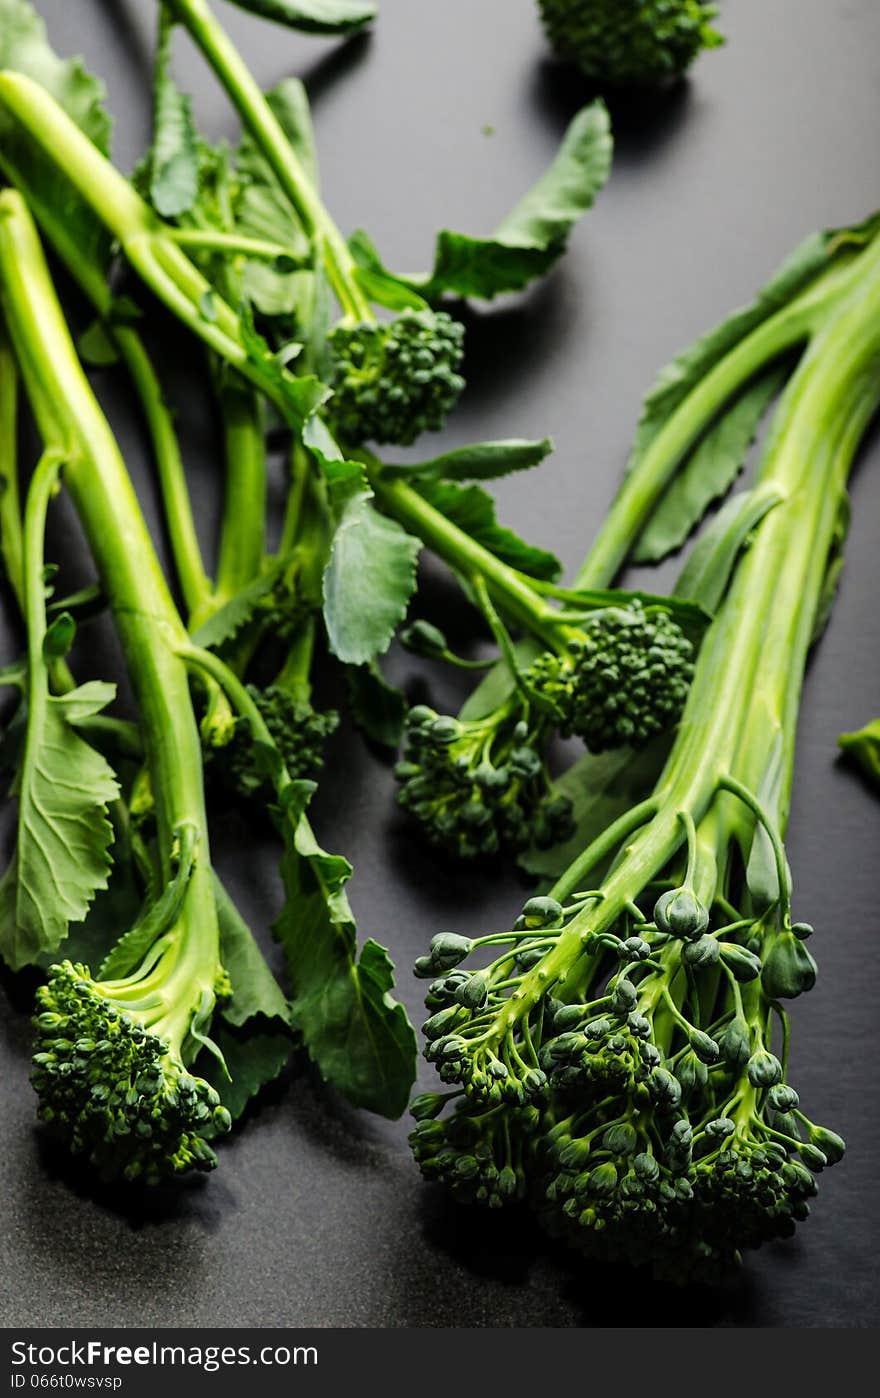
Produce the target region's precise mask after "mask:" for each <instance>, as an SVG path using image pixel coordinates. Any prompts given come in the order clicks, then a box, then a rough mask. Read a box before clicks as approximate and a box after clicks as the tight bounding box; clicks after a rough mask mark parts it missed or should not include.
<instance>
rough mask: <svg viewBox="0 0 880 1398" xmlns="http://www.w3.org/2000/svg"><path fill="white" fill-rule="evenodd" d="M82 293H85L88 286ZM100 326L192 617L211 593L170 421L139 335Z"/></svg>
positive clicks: (127, 329) (123, 327)
mask: <svg viewBox="0 0 880 1398" xmlns="http://www.w3.org/2000/svg"><path fill="white" fill-rule="evenodd" d="M102 288H103V290H104V292H105V295H104V296H103V297H102V298H101V299H102V300H104V301H106V303H107V305H106V310H102V308H101V306H100V305H96V306H95V309H96V310H97V311H98V314H99V315H107V314H108V313H109V311H110V310H111V305H110V295H109V289H108V288H107V287H106V284H105V283H102ZM84 289H85V290H88V288H87V287H85V288H84ZM105 324H106V325H107V329H108V333H109V335H110V337H111V339H112V341H113V343H114V344H115V345H116V347H117V349H118V350H119V353H120V355H121V356H122V359H123V361H124V363H125V367H126V369H127V370H128V373H129V376H130V378H131V381H132V384H133V385H134V388H135V392H136V393H137V396H138V399H139V401H140V405H141V409H142V411H143V414H144V417H145V419H146V423H147V429H148V431H149V434H150V441H151V444H152V447H153V458H154V462H155V466H156V474H157V476H158V478H159V489H160V491H161V495H162V506H163V510H164V514H165V524H166V528H167V530H168V540H169V543H170V545H171V553H172V557H173V560H174V570H175V572H176V574H177V580H178V582H179V584H180V591H181V593H182V595H183V601H184V605H185V606H186V610H187V613H188V614H189V616H190V617H191V618H193V617H196V616H198V615H199V614H200V612H201V611H202V609H203V608H204V607H205V605H206V604H207V602H208V600H209V599H210V597H211V593H212V589H211V580H210V578H209V577H208V575H207V573H206V572H205V565H204V560H203V558H202V551H201V546H200V544H199V540H198V535H197V533H196V526H195V519H194V517H193V508H192V499H191V497H190V493H189V486H188V485H187V480H186V472H185V470H184V466H183V459H182V457H181V454H180V446H179V443H178V440H177V433H176V432H175V430H174V422H173V420H172V417H171V413H170V411H169V409H168V405H167V404H166V402H165V399H164V396H163V393H162V386H161V384H160V382H159V379H158V376H157V374H156V371H155V369H154V368H153V364H152V362H151V360H150V356H149V354H148V353H147V349H146V346H145V345H144V342H143V340H142V339H141V337H140V335H139V334H138V333H137V331H136V330H132V328H131V327H130V326H127V325H114V324H112V322H109V323H108V322H107V321H106V320H105Z"/></svg>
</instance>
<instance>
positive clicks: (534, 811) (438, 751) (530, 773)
mask: <svg viewBox="0 0 880 1398" xmlns="http://www.w3.org/2000/svg"><path fill="white" fill-rule="evenodd" d="M522 712H523V711H522V708H521V707H520V706H519V705H518V703H517V702H516V701H511V702H510V703H508V704H506V705H504V706H503V707H502V708H500V709H498V710H496V711H495V712H493V713H492V714H489V715H488V716H487V717H486V718H484V719H477V720H474V721H472V722H463V721H461V720H459V719H456V718H452V717H449V716H447V715H442V716H438V715H437V714H436V713H435V712H434V710H433V709H429V708H427V707H426V706H425V705H418V706H417V707H416V708H413V709H411V710H410V712H409V715H408V717H407V726H406V736H405V742H406V747H405V750H404V755H403V760H402V761H401V762H399V763H398V765H397V767H396V769H395V774H396V776H397V779H398V781H399V782H400V790H399V792H398V801H399V802H400V804H401V806H403V807H404V809H405V810H408V811H410V812H411V813H412V814H413V815H414V816H415V817H416V819H417V820H418V821H419V823H420V824H421V826H422V829H423V831H424V833H425V834H426V836H427V837H428V839H429V840H430V841H431V843H432V844H435V845H438V846H440V847H442V848H444V849H448V850H450V851H451V852H452V853H454V854H457V855H458V856H459V857H461V858H474V857H476V856H479V855H487V854H494V853H496V852H497V851H498V850H500V849H514V850H520V849H524V848H525V847H526V846H528V845H529V844H532V843H535V844H537V845H539V846H542V847H543V846H549V845H552V844H556V843H557V842H558V841H561V840H564V839H567V838H568V836H569V835H570V834H571V830H572V816H571V802H570V801H568V800H567V799H566V798H565V797H559V796H554V795H553V794H552V790H551V781H550V775H549V773H548V771H547V767H546V764H545V762H544V758H543V754H542V748H543V746H544V743H545V741H546V736H547V735H546V725H545V723H544V720H543V719H540V720H538V723H537V726H536V727H534V729H533V730H532V731H531V732H530V730H529V727H528V724H527V722H526V720H525V719H523V718H522V717H521V714H522Z"/></svg>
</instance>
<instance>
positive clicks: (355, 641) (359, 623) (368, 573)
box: [324, 486, 421, 665]
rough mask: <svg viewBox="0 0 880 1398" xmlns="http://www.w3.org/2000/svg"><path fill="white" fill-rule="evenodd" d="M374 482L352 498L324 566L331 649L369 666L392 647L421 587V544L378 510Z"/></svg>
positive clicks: (325, 610)
mask: <svg viewBox="0 0 880 1398" xmlns="http://www.w3.org/2000/svg"><path fill="white" fill-rule="evenodd" d="M371 499H372V491H371V490H370V489H369V487H368V486H365V487H364V489H363V490H360V491H358V492H357V494H355V495H353V496H352V497H351V498H350V500H349V501H348V503H347V505H346V506H345V509H344V510H343V512H342V515H341V517H340V519H339V523H338V525H337V528H336V533H335V534H334V536H333V544H332V546H331V549H330V557H329V559H328V561H327V567H326V569H325V570H324V621H325V623H326V626H327V636H328V639H329V641H330V649H331V650H332V652H333V654H334V655H335V656H337V657H338V658H339V659H340V660H344V661H346V662H347V663H348V664H350V665H365V664H367V662H368V661H370V660H372V659H373V658H374V657H375V656H377V655H382V654H383V653H384V652H385V651H386V650H387V649H388V647H389V646H390V644H391V640H392V637H393V636H394V632H395V631H396V630H397V627H398V626H399V624H400V622H401V621H402V620H403V618H404V617H405V616H406V612H407V608H408V607H409V603H410V598H411V597H412V595H413V593H414V592H415V589H416V559H417V558H418V556H419V551H420V549H421V544H420V542H419V540H418V539H414V538H413V537H412V535H411V534H407V532H406V530H405V529H403V528H402V527H401V526H400V525H399V524H398V523H397V521H396V520H393V519H388V518H387V517H386V516H385V515H380V514H379V512H378V511H377V510H374V509H373V507H372V505H371V504H370V501H371Z"/></svg>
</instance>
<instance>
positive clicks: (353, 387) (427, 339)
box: [170, 0, 464, 443]
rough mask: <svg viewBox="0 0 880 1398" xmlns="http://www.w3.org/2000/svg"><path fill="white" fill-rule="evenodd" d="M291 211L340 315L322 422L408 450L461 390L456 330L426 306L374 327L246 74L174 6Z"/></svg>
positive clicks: (342, 249)
mask: <svg viewBox="0 0 880 1398" xmlns="http://www.w3.org/2000/svg"><path fill="white" fill-rule="evenodd" d="M170 11H171V13H172V14H173V16H174V18H175V19H177V20H179V22H180V23H181V24H183V25H184V26H185V27H186V29H187V30H188V31H189V33H190V34H191V35H192V37H193V39H194V40H195V42H196V43H197V44H198V45H199V47H200V48H201V50H202V52H203V53H204V54H205V56H206V58H207V59H208V61H209V62H210V63H211V65H212V66H213V67H214V69H215V71H216V72H217V75H218V77H219V78H220V80H221V82H223V84H224V86H225V87H226V88H227V90H228V92H229V93H230V96H231V97H232V99H233V101H234V102H235V103H236V105H237V107H238V110H239V113H240V115H241V117H242V120H243V121H244V123H245V125H246V126H247V127H248V129H249V130H250V131H251V133H252V135H253V137H254V139H255V141H256V142H257V143H258V145H259V146H260V148H261V149H262V150H263V151H264V153H265V156H266V159H267V160H268V162H269V165H270V167H271V169H272V171H273V174H274V176H275V178H276V180H277V181H278V184H279V186H280V188H281V190H282V191H283V193H284V195H285V197H286V198H287V199H288V200H289V201H290V204H291V206H292V208H293V209H294V210H295V213H296V216H297V218H298V219H299V222H300V224H301V225H302V228H303V230H304V232H305V234H306V236H307V238H308V239H309V241H310V243H311V245H312V247H313V249H314V255H315V257H316V258H317V259H318V260H319V262H320V263H321V264H322V266H323V269H324V272H325V274H326V277H327V279H328V281H329V283H330V286H331V288H332V290H333V293H334V295H335V296H336V299H337V301H338V303H339V305H340V307H341V309H342V319H341V320H340V321H339V322H338V323H337V324H336V325H335V326H334V327H333V329H332V330H331V332H330V335H329V346H330V351H331V355H332V361H333V363H332V368H331V371H330V376H329V383H330V387H331V388H333V390H334V394H335V396H334V399H333V401H332V404H331V406H330V408H329V409H328V411H329V414H330V416H331V418H332V420H333V422H334V425H335V426H336V427H337V429H338V430H339V432H340V434H341V435H343V436H344V437H345V438H346V439H347V440H349V441H352V442H361V441H366V440H375V441H381V442H399V443H409V442H412V441H414V440H415V438H416V437H417V436H418V435H419V434H420V433H422V432H424V431H436V430H437V429H439V428H440V427H442V425H443V423H444V421H445V419H446V416H447V414H448V413H449V412H450V410H451V409H452V408H453V407H454V406H455V403H456V401H457V400H458V396H459V394H460V392H461V390H462V388H463V387H464V380H463V379H462V377H461V375H460V374H459V372H458V371H459V369H460V367H461V362H462V355H463V343H462V342H463V336H464V329H463V327H462V326H461V325H460V324H459V323H457V322H455V321H453V320H452V318H451V316H449V315H447V314H446V313H445V312H443V311H434V310H432V309H431V307H430V306H428V305H427V304H426V303H422V304H421V305H420V306H419V307H418V309H412V308H411V307H406V308H405V309H403V310H402V311H400V312H399V313H397V314H395V315H394V317H393V318H392V319H391V320H380V319H379V318H378V316H377V314H376V312H375V310H374V308H373V305H372V304H371V301H370V298H369V296H368V295H367V294H366V293H365V291H364V287H363V284H362V280H361V278H360V277H359V275H358V269H357V264H356V263H355V260H354V257H353V255H352V253H351V250H350V248H349V246H348V243H347V242H346V240H345V238H344V237H343V236H342V234H341V233H340V231H339V229H338V227H337V226H336V224H335V222H334V221H333V219H332V217H331V215H330V214H329V212H328V210H327V209H326V207H325V205H324V203H323V201H322V200H321V197H320V194H319V193H318V190H317V188H316V187H315V184H314V182H313V180H312V179H311V177H310V175H309V173H308V171H307V170H306V168H305V166H304V164H303V163H302V161H301V160H300V158H299V156H298V154H297V152H296V150H295V149H294V147H293V145H292V144H291V143H290V141H289V140H288V139H287V138H286V136H285V133H284V131H283V129H282V127H281V125H280V123H279V122H278V119H277V117H276V116H275V114H274V112H273V110H272V108H271V106H270V105H269V103H268V102H267V101H266V99H265V97H264V96H263V93H262V92H261V91H260V88H259V86H258V85H257V83H256V82H255V80H254V78H253V77H252V75H251V73H250V71H249V70H248V68H247V67H246V65H245V64H244V63H243V61H242V60H241V58H240V57H239V55H238V53H237V52H236V50H235V49H234V48H233V46H232V44H231V43H230V42H229V40H228V38H227V36H226V34H225V33H224V32H223V30H222V29H221V27H220V25H219V23H218V22H217V20H216V18H215V16H214V15H213V13H212V12H211V9H210V7H209V6H208V5H207V4H206V3H205V0H174V3H173V4H172V5H171V6H170Z"/></svg>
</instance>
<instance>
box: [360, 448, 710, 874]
mask: <svg viewBox="0 0 880 1398" xmlns="http://www.w3.org/2000/svg"><path fill="white" fill-rule="evenodd" d="M483 450H484V451H485V448H483ZM360 457H361V459H362V460H363V461H364V462H365V463H366V465H367V470H368V473H369V477H370V482H371V484H372V486H373V489H374V491H375V494H376V498H377V500H378V501H379V503H380V504H381V505H382V507H383V509H385V510H386V511H387V513H388V514H390V515H391V516H392V517H393V518H394V519H396V520H397V521H398V522H399V523H401V524H402V525H403V526H404V527H405V528H406V529H408V530H410V531H411V532H413V533H414V534H417V535H418V536H419V537H420V538H421V539H422V540H423V541H424V543H426V544H427V545H428V546H429V547H430V548H431V549H432V551H433V552H434V553H435V554H437V555H438V556H439V557H440V558H442V559H443V561H444V562H446V563H447V564H448V565H449V566H450V567H451V568H453V569H454V570H455V571H456V573H457V574H459V575H460V576H462V577H463V578H465V579H466V580H467V581H468V583H469V584H470V591H469V594H468V595H469V596H470V597H471V598H472V599H473V600H475V601H476V603H477V604H478V606H479V607H480V609H481V611H482V612H483V615H484V616H485V618H486V620H487V622H488V624H489V626H490V628H491V629H492V631H493V632H494V634H495V636H496V638H497V639H498V642H499V645H500V647H501V651H502V657H503V658H504V659H505V660H506V661H507V662H508V664H509V667H510V670H511V675H512V681H511V683H512V687H513V691H514V692H513V693H512V694H509V695H507V696H505V697H504V698H503V699H502V700H501V701H500V702H497V703H493V704H491V705H490V706H489V707H488V708H487V709H485V710H484V711H483V712H481V713H480V714H479V715H477V714H471V713H468V711H467V710H465V711H464V715H463V718H460V719H454V718H450V717H445V716H444V717H440V718H438V717H437V716H436V715H431V714H429V713H425V712H424V711H423V710H422V708H421V706H420V707H419V709H418V710H417V711H416V713H415V714H414V715H413V716H411V718H410V721H409V723H408V725H407V729H406V740H407V747H406V751H405V754H404V759H403V761H402V762H401V763H400V765H399V766H398V768H397V775H398V778H399V780H400V783H401V786H400V792H399V799H400V802H401V804H402V805H403V806H404V807H405V808H406V809H407V810H409V811H411V812H412V813H413V814H414V815H415V817H416V818H417V819H418V820H419V822H420V824H421V826H422V828H423V830H424V832H425V834H426V835H427V836H428V838H429V839H430V840H431V841H432V842H434V843H436V844H439V845H442V846H446V847H447V848H450V849H451V850H452V851H453V852H456V853H458V854H459V855H462V856H464V857H471V856H474V855H479V854H487V853H494V852H495V851H496V850H498V849H499V848H502V847H508V848H514V849H522V848H525V847H526V846H527V845H529V844H531V843H535V844H537V845H539V846H541V845H548V844H553V843H555V842H556V841H557V840H559V839H561V838H564V836H565V832H566V830H567V829H568V828H569V823H570V805H569V802H568V801H567V800H566V799H565V798H562V797H560V796H559V795H558V794H554V793H553V791H552V789H551V788H552V783H551V779H550V776H549V773H548V770H547V765H546V753H547V748H548V745H549V742H550V738H551V736H552V734H553V732H554V730H558V731H559V732H561V733H562V734H563V735H565V736H570V735H572V734H574V735H576V736H578V737H580V738H582V739H583V740H584V742H585V743H586V744H587V746H588V747H589V748H590V749H591V750H592V751H593V752H602V751H605V750H606V749H608V748H614V747H623V746H632V747H633V748H638V747H640V746H642V745H644V744H645V743H647V742H648V741H649V740H650V739H651V738H652V737H653V736H654V735H655V734H657V733H660V732H664V731H668V730H670V729H671V728H672V727H674V725H675V723H676V721H677V720H678V717H679V715H680V713H681V710H682V707H683V705H684V701H685V697H686V695H687V690H688V685H689V683H690V679H691V675H692V673H693V644H692V642H691V640H690V639H689V637H688V636H687V635H686V634H685V633H684V631H683V629H682V626H681V624H680V622H679V620H677V619H676V616H675V615H673V614H672V611H671V608H674V606H675V604H674V603H669V602H666V601H662V600H660V599H652V598H647V597H645V598H642V597H641V596H638V595H635V594H627V593H613V592H608V591H604V592H603V591H600V590H598V588H599V587H601V585H602V584H603V583H604V582H606V581H607V580H608V579H609V578H610V577H612V576H613V573H614V571H616V567H617V565H618V562H619V557H620V555H621V553H623V552H625V550H626V547H627V546H628V545H629V544H631V543H632V541H633V540H634V538H635V537H636V535H637V534H638V531H639V529H640V528H641V525H642V523H643V522H644V516H643V514H642V513H641V511H640V510H639V509H631V510H629V511H627V513H626V515H625V517H624V518H623V519H622V520H615V521H614V523H613V526H612V527H613V530H614V546H615V549H616V550H617V552H616V555H615V557H614V559H613V560H611V561H610V562H608V561H607V560H606V558H603V559H602V560H601V561H600V563H599V564H598V565H597V566H596V567H594V566H593V565H592V562H591V560H590V559H588V560H587V561H586V562H585V564H584V567H583V568H582V570H581V572H580V574H579V576H578V579H577V581H576V583H575V587H574V589H571V590H567V589H564V588H556V587H554V586H553V585H552V584H550V583H548V582H546V581H542V580H541V579H539V578H531V577H527V576H526V575H525V574H524V573H522V572H521V571H519V570H518V569H517V568H514V567H511V566H510V565H509V564H508V563H506V562H505V561H504V559H503V558H501V557H499V556H497V555H496V554H495V553H493V552H492V551H491V548H490V547H489V546H487V545H486V544H484V543H483V542H482V541H481V539H480V538H479V537H478V536H477V534H476V533H474V534H472V535H469V534H468V532H467V523H468V521H467V520H466V519H463V520H462V523H461V524H459V523H458V522H457V521H456V519H455V518H454V517H453V516H452V514H451V512H450V513H446V514H444V512H443V510H442V503H443V497H442V496H437V497H434V498H433V499H432V495H431V491H430V489H429V488H428V487H427V486H426V485H425V484H424V483H421V484H420V477H419V476H418V474H414V475H413V476H412V477H411V478H410V479H409V480H406V479H402V478H401V471H400V468H398V467H394V468H383V465H382V463H380V462H379V461H377V460H376V458H375V457H372V456H371V455H370V454H368V453H366V452H361V453H360ZM438 460H441V459H439V458H438ZM604 536H605V531H603V535H602V536H600V538H604ZM598 542H599V541H597V544H598ZM606 542H608V543H610V540H607V541H606ZM582 584H583V585H582ZM557 599H558V600H557ZM501 613H503V618H502V616H501V615H500V614H501ZM507 620H510V621H511V622H512V623H513V624H514V625H517V626H518V627H519V628H520V630H521V631H522V632H523V633H524V635H525V637H527V638H528V641H529V642H530V643H534V648H533V650H532V651H531V652H530V659H528V660H526V661H524V662H523V663H522V664H520V662H519V660H518V659H517V655H516V653H515V651H514V649H513V646H512V644H511V642H510V638H509V635H508V633H507V630H506V621H507ZM441 640H442V637H441ZM438 654H440V653H439V652H438ZM446 654H447V655H448V652H447V653H446ZM478 693H479V691H478Z"/></svg>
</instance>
